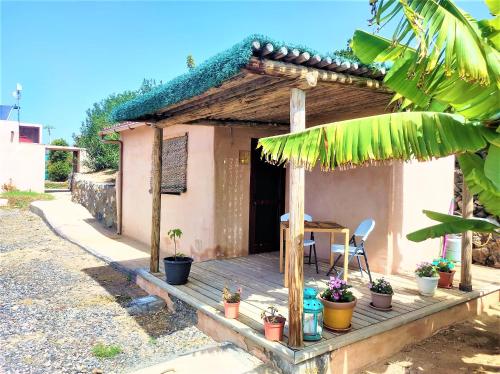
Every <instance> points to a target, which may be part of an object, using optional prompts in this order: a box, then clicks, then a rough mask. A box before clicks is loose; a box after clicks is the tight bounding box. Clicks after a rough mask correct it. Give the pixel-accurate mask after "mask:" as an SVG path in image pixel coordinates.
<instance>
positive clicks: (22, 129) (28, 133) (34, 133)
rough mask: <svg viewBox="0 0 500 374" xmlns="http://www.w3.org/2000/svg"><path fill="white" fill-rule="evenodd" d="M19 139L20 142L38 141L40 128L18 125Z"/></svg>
mask: <svg viewBox="0 0 500 374" xmlns="http://www.w3.org/2000/svg"><path fill="white" fill-rule="evenodd" d="M19 141H20V142H21V143H40V128H39V127H32V126H19Z"/></svg>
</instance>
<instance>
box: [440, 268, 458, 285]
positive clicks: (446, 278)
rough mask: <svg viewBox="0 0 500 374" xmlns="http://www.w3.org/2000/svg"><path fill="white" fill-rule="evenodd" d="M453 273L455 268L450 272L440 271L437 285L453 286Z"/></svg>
mask: <svg viewBox="0 0 500 374" xmlns="http://www.w3.org/2000/svg"><path fill="white" fill-rule="evenodd" d="M454 275H455V270H452V271H450V272H446V271H440V272H439V281H438V287H440V288H451V287H452V286H453V276H454Z"/></svg>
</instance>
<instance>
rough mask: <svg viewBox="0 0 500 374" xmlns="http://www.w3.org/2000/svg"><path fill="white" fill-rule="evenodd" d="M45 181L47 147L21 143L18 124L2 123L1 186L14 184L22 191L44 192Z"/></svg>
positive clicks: (0, 123) (0, 149) (0, 131)
mask: <svg viewBox="0 0 500 374" xmlns="http://www.w3.org/2000/svg"><path fill="white" fill-rule="evenodd" d="M22 125H28V126H33V127H41V125H35V124H22ZM40 134H41V129H40ZM40 137H41V135H40ZM44 180H45V147H44V146H43V145H42V144H31V143H19V125H18V123H17V122H16V121H0V186H1V185H2V184H4V183H12V184H13V185H14V186H16V187H17V188H18V189H20V190H25V191H29V190H31V191H35V192H43V191H44Z"/></svg>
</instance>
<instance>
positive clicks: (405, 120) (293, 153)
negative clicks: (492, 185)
mask: <svg viewBox="0 0 500 374" xmlns="http://www.w3.org/2000/svg"><path fill="white" fill-rule="evenodd" d="M484 131H485V129H484V128H483V127H481V126H475V125H474V124H472V123H470V122H467V121H466V120H465V119H464V118H463V117H461V116H457V115H452V114H446V113H435V112H407V113H391V114H383V115H378V116H372V117H365V118H358V119H352V120H347V121H341V122H335V123H330V124H326V125H321V126H315V127H311V128H309V129H306V130H304V131H301V132H297V133H291V134H286V135H278V136H272V137H267V138H261V139H260V140H259V143H258V147H262V155H263V157H265V158H266V159H267V160H268V161H269V162H272V163H277V164H282V163H285V162H288V161H290V160H293V161H294V162H296V163H298V164H299V165H302V166H305V167H306V168H308V169H311V168H313V167H314V166H315V165H316V164H317V163H318V162H319V164H320V166H321V168H322V169H323V170H333V169H335V168H339V167H340V168H349V167H353V166H358V165H365V164H377V163H383V162H385V161H390V160H405V161H406V160H410V159H417V160H422V161H423V160H430V159H432V158H438V157H443V156H448V155H451V154H455V153H460V152H467V151H468V152H475V151H477V150H479V149H482V148H484V147H485V146H486V144H487V143H486V140H485V137H484Z"/></svg>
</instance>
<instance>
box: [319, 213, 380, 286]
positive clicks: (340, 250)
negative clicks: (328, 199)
mask: <svg viewBox="0 0 500 374" xmlns="http://www.w3.org/2000/svg"><path fill="white" fill-rule="evenodd" d="M374 227H375V220H373V219H371V218H368V219H365V220H364V221H363V222H361V223H360V224H359V226H358V228H357V229H356V231H354V235H353V236H352V237H351V239H350V240H349V259H348V262H351V260H352V259H353V258H354V257H356V260H358V266H359V272H360V273H361V276H363V272H365V273H367V274H368V278H370V282H371V281H372V275H371V272H370V266H369V265H368V257H367V256H366V249H365V242H366V239H368V236H369V235H370V233H371V232H372V231H373V228H374ZM356 238H358V240H359V243H358V242H357V241H356ZM331 250H332V253H333V254H334V255H335V254H338V255H339V256H337V258H336V259H335V262H334V263H333V265H332V267H331V268H330V270H328V273H326V275H327V276H328V275H330V273H331V272H332V271H335V273H336V274H337V276H338V277H340V276H341V275H342V273H343V272H344V270H343V269H342V271H341V272H338V271H337V268H336V267H335V265H337V262H338V261H339V260H340V258H341V257H342V256H343V255H344V251H345V247H344V245H343V244H333V245H332V248H331ZM360 257H363V258H364V259H365V264H366V270H365V269H363V267H362V266H361V260H360Z"/></svg>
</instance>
